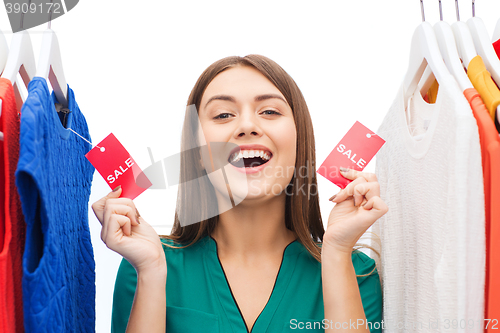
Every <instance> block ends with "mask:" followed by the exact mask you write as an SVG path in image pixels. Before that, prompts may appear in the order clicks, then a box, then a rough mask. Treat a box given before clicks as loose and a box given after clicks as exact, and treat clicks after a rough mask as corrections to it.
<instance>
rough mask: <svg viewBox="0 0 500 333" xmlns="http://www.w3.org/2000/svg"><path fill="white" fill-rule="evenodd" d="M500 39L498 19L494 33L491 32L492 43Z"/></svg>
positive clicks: (499, 21)
mask: <svg viewBox="0 0 500 333" xmlns="http://www.w3.org/2000/svg"><path fill="white" fill-rule="evenodd" d="M499 39H500V19H498V21H497V25H496V26H495V31H493V39H492V42H493V43H494V42H496V41H497V40H499Z"/></svg>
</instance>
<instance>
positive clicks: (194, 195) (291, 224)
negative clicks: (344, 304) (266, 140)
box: [161, 54, 325, 261]
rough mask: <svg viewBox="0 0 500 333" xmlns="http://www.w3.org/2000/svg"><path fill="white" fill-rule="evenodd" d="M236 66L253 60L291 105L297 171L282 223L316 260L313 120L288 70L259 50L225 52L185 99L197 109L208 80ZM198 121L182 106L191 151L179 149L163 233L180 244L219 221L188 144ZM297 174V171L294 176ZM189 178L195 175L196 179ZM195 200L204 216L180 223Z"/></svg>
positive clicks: (318, 233)
mask: <svg viewBox="0 0 500 333" xmlns="http://www.w3.org/2000/svg"><path fill="white" fill-rule="evenodd" d="M235 66H251V67H253V68H255V69H257V70H258V71H259V72H260V73H262V74H263V75H264V76H265V77H266V78H267V79H268V80H269V81H271V82H272V83H273V84H274V85H275V86H276V87H277V88H278V89H279V91H280V92H281V93H282V94H283V96H284V97H285V99H286V101H287V102H288V104H289V105H290V107H291V109H292V112H293V117H294V121H295V128H296V130H297V144H296V147H297V148H296V161H295V171H296V172H295V173H294V175H293V177H292V179H291V181H290V184H289V185H288V186H289V187H291V188H292V189H293V190H292V191H288V190H287V191H285V192H286V193H287V196H286V203H285V224H286V227H287V228H288V229H290V230H292V231H294V232H295V233H296V234H297V236H298V239H299V241H300V243H302V245H304V247H305V248H306V249H307V250H308V251H309V253H310V254H311V255H312V256H313V257H314V258H315V259H316V260H318V261H321V251H320V246H319V244H320V243H322V242H323V234H324V233H325V229H324V228H323V222H322V220H321V213H320V209H319V200H318V185H317V180H316V165H315V161H316V156H315V155H316V154H315V144H314V133H313V126H312V121H311V117H310V114H309V110H308V108H307V105H306V101H305V99H304V96H303V95H302V93H301V91H300V89H299V87H298V86H297V84H296V83H295V81H294V80H293V79H292V78H291V77H290V75H288V73H287V72H285V70H284V69H283V68H281V67H280V66H279V65H278V64H277V63H275V62H274V61H272V60H271V59H269V58H267V57H264V56H261V55H255V54H251V55H247V56H245V57H239V56H231V57H227V58H224V59H221V60H219V61H216V62H215V63H213V64H212V65H210V66H209V67H208V68H207V69H206V70H205V71H204V72H203V73H202V74H201V76H200V77H199V78H198V81H197V82H196V84H195V86H194V88H193V90H192V91H191V94H190V95H189V99H188V101H187V105H188V106H190V105H194V106H196V110H199V109H200V102H201V98H202V96H203V93H204V92H205V89H206V88H207V86H208V85H209V84H210V82H211V81H212V80H213V79H214V78H215V77H216V76H217V75H218V74H219V73H221V72H223V71H225V70H227V69H229V68H233V67H235ZM196 125H197V124H194V123H193V119H192V118H190V117H189V116H188V113H187V112H186V116H185V119H184V125H183V129H182V139H181V151H182V152H185V151H188V152H189V153H187V154H182V155H181V165H180V170H181V171H180V182H179V187H178V193H177V207H176V212H175V220H174V225H173V228H172V232H171V234H170V235H168V236H161V237H162V238H166V239H171V240H173V241H174V242H176V243H179V244H183V245H184V247H185V246H189V245H192V244H194V243H195V242H196V241H198V240H199V239H201V238H203V237H204V236H208V235H210V234H211V233H212V231H213V230H214V228H215V225H216V224H217V221H218V216H217V215H215V216H214V215H211V213H212V212H210V211H209V210H210V209H211V208H210V207H216V206H217V203H216V199H215V198H216V196H215V189H214V188H213V186H212V184H211V183H210V181H209V179H208V177H206V170H205V169H204V168H203V167H202V166H201V165H200V163H199V161H200V159H201V156H200V152H199V150H196V149H191V148H192V147H189V146H188V144H187V143H186V142H189V141H190V140H195V138H196V136H197V133H196V131H197V126H196ZM303 169H305V170H307V173H306V175H305V176H303V173H302V172H297V170H303ZM297 174H299V175H300V177H297ZM203 176H205V177H203ZM189 180H199V181H198V182H196V184H194V183H193V182H192V181H189ZM287 189H288V188H287ZM299 189H300V190H299ZM289 193H291V194H289ZM193 206H196V209H198V210H201V211H202V212H204V214H205V216H206V217H207V218H206V219H202V220H201V222H199V223H194V224H189V225H185V226H181V223H180V220H179V214H180V215H181V216H183V217H184V216H189V215H190V214H192V210H193Z"/></svg>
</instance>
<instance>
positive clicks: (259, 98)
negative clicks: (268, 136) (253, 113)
mask: <svg viewBox="0 0 500 333" xmlns="http://www.w3.org/2000/svg"><path fill="white" fill-rule="evenodd" d="M271 98H277V99H281V100H282V101H283V102H285V104H287V105H288V103H287V101H285V99H284V98H283V97H281V96H280V95H276V94H264V95H258V96H255V99H254V100H255V101H256V102H261V101H264V100H266V99H271ZM214 100H221V101H229V102H233V103H236V99H235V98H234V97H233V96H229V95H215V96H212V97H210V99H209V100H208V101H207V103H206V104H205V108H206V107H207V105H208V104H209V103H210V102H212V101H214Z"/></svg>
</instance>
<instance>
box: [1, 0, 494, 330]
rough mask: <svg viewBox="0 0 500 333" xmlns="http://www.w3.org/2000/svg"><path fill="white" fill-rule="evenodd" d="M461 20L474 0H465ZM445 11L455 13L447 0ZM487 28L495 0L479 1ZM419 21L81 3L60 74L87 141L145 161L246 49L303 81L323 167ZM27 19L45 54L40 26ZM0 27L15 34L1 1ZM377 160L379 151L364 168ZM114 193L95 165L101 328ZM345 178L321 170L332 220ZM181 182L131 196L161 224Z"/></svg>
mask: <svg viewBox="0 0 500 333" xmlns="http://www.w3.org/2000/svg"><path fill="white" fill-rule="evenodd" d="M459 4H460V16H461V19H462V20H467V19H468V18H470V17H471V1H464V0H460V2H459ZM424 5H425V14H426V20H427V21H429V22H430V23H431V24H434V23H436V22H437V21H438V20H439V6H438V0H432V1H430V0H426V1H424ZM443 13H444V20H445V21H447V22H449V23H453V22H454V21H455V20H456V16H455V6H454V1H453V0H443ZM476 16H477V17H481V18H482V19H483V21H484V23H485V25H486V27H487V29H488V31H489V32H490V34H491V33H492V32H493V29H494V28H495V25H496V23H497V20H498V19H499V18H500V1H498V0H478V1H476ZM420 22H421V12H420V2H419V1H418V0H404V1H403V0H379V1H377V0H357V1H333V0H330V1H325V0H318V1H290V0H287V1H284V0H279V1H278V0H268V1H261V0H254V1H245V2H243V1H218V0H217V1H215V0H214V1H140V2H139V1H130V0H126V1H89V0H86V1H80V3H79V4H78V5H77V6H76V7H75V8H74V9H73V10H71V11H70V12H68V13H67V14H65V15H63V16H62V17H60V18H58V19H56V20H54V21H53V22H52V29H53V30H54V31H55V32H56V33H57V36H58V39H59V43H60V48H61V54H62V59H63V65H64V73H65V76H66V80H67V82H68V84H69V85H70V87H71V88H72V89H73V90H74V91H75V96H76V99H77V102H78V104H79V106H80V109H81V110H82V112H83V114H84V115H85V117H86V119H87V122H88V125H89V128H90V133H91V137H92V140H93V142H94V144H96V143H98V142H99V141H101V140H102V139H104V137H106V136H107V135H108V134H109V133H110V132H113V133H114V134H115V136H116V137H117V138H118V139H119V140H120V141H121V142H122V144H123V145H124V146H125V147H126V148H127V149H128V150H129V152H130V153H131V155H132V156H133V157H134V159H135V160H136V161H137V162H138V164H139V165H140V166H141V167H142V168H143V169H144V168H146V167H147V166H149V165H150V164H151V161H150V158H149V154H148V149H147V147H151V149H152V152H153V155H154V157H155V160H159V159H162V158H164V157H166V156H169V155H171V154H175V153H177V152H178V151H179V148H180V128H181V126H182V119H183V116H184V111H185V105H186V101H187V98H188V95H189V92H190V91H191V88H192V87H193V85H194V83H195V82H196V79H197V78H198V76H199V75H200V74H201V72H202V71H203V70H204V69H205V68H206V67H207V66H209V65H210V64H211V63H213V62H214V61H216V60H218V59H220V58H223V57H226V56H229V55H240V56H244V55H247V54H250V53H257V54H262V55H265V56H267V57H269V58H271V59H273V60H275V61H276V62H277V63H278V64H280V65H281V66H282V67H283V68H284V69H285V70H286V71H287V72H288V73H289V74H290V75H291V76H292V77H293V78H294V79H295V81H296V82H297V84H298V86H299V87H300V89H301V90H302V92H303V94H304V96H305V98H306V101H307V103H308V106H309V110H310V112H311V117H312V120H313V124H314V133H315V137H316V156H317V165H318V166H319V165H320V164H321V163H322V162H323V160H324V159H325V158H326V156H327V155H328V154H329V152H330V151H331V150H332V149H333V148H334V146H335V144H336V143H337V142H338V141H339V140H340V139H341V138H342V137H343V135H344V134H345V133H346V132H347V130H348V129H349V128H350V127H351V126H352V125H353V124H354V122H355V121H356V120H359V121H360V122H361V123H363V124H364V125H365V126H367V127H368V128H370V129H372V130H374V131H376V130H377V128H378V126H379V125H380V123H381V122H382V120H383V117H384V115H385V113H386V112H387V110H388V108H389V107H390V105H391V103H392V101H393V99H394V98H395V96H396V93H397V90H398V88H399V85H400V83H401V82H402V79H403V76H404V74H405V72H406V69H407V65H408V59H409V54H410V41H411V37H412V35H413V31H414V29H415V28H416V27H417V25H418V24H419V23H420ZM46 27H47V25H46V24H44V25H41V26H38V27H35V28H32V29H29V30H28V31H29V32H30V35H31V38H32V42H33V49H34V52H35V58H36V59H38V54H39V50H40V43H41V32H43V30H45V29H46ZM0 30H1V31H2V32H3V33H4V35H5V37H6V39H7V41H8V42H10V39H11V37H12V33H11V28H10V25H9V22H8V17H7V14H6V11H5V10H4V9H3V8H0ZM365 170H366V171H369V172H374V170H375V159H374V160H372V161H371V163H370V164H369V165H368V166H367V168H366V169H365ZM109 191H110V189H109V187H108V186H107V185H106V183H105V182H104V180H103V179H102V178H101V176H100V175H99V174H98V173H97V172H96V173H95V175H94V181H93V186H92V194H91V196H90V200H89V224H90V228H91V234H92V241H93V246H94V254H95V260H96V275H97V278H96V284H97V299H96V312H97V324H96V325H97V326H96V327H97V332H109V330H110V316H111V301H112V293H113V286H114V278H115V274H116V271H117V268H118V265H119V262H120V259H121V257H120V256H119V255H117V254H115V253H114V252H112V251H110V250H109V249H107V248H106V246H105V245H104V244H103V243H102V241H101V239H100V224H99V222H98V221H97V219H96V218H95V216H94V215H93V212H92V210H91V208H90V205H91V204H92V203H93V202H94V201H96V200H98V199H99V198H101V197H103V196H105V195H106V194H107V193H108V192H109ZM337 191H338V187H337V186H336V185H333V184H331V183H330V182H328V181H326V180H324V179H323V178H322V177H321V176H319V195H320V205H321V210H322V215H323V219H324V221H325V222H326V219H327V217H328V214H329V211H330V209H331V208H332V207H333V204H332V203H330V202H329V201H328V198H329V197H330V196H331V195H333V194H335V193H337ZM176 193H177V189H176V188H169V189H167V190H148V191H146V192H144V193H143V194H142V195H141V196H139V197H138V198H136V199H135V200H134V202H135V204H136V205H137V207H138V209H139V211H140V212H141V215H142V216H143V217H144V218H145V219H146V220H147V221H148V222H149V223H150V224H153V225H157V226H158V227H156V229H157V231H158V232H159V233H163V234H168V233H169V232H170V227H171V225H172V223H173V218H174V210H175V197H176Z"/></svg>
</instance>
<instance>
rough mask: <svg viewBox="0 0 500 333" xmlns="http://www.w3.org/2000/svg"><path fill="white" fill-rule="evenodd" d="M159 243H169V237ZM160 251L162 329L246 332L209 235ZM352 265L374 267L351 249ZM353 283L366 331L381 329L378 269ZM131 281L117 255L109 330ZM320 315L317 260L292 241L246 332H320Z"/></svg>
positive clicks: (119, 327) (121, 321)
mask: <svg viewBox="0 0 500 333" xmlns="http://www.w3.org/2000/svg"><path fill="white" fill-rule="evenodd" d="M162 241H163V242H164V243H168V244H173V243H172V242H171V241H170V240H162ZM164 249H165V258H166V261H167V271H168V273H167V284H166V300H167V314H166V317H167V323H166V327H167V330H166V332H167V333H181V332H182V333H200V332H209V333H218V332H220V333H247V332H248V330H247V327H246V325H245V322H244V320H243V316H242V315H241V313H240V310H239V308H238V305H237V303H236V301H235V300H234V297H233V294H232V292H231V289H230V287H229V284H228V282H227V279H226V275H225V273H224V270H223V268H222V266H221V264H220V261H219V257H218V253H217V243H216V241H215V239H213V238H212V237H210V236H206V237H204V238H202V239H200V240H199V241H198V242H196V243H195V244H193V245H191V246H188V247H187V248H183V249H172V248H168V247H165V246H164ZM352 263H353V266H354V269H355V271H356V274H357V275H362V274H367V273H370V272H371V271H372V270H373V269H374V267H375V261H374V260H373V259H371V258H370V257H368V256H367V255H366V254H364V253H363V252H361V251H359V250H356V251H353V253H352ZM357 281H358V286H359V291H360V294H361V299H362V302H363V308H364V311H365V316H366V319H367V322H370V324H369V326H368V328H370V330H371V333H373V332H381V329H380V323H381V320H382V291H381V286H380V280H379V276H378V273H377V271H376V270H375V271H374V272H373V273H372V274H371V275H369V276H366V277H358V278H357ZM136 284H137V275H136V271H135V269H134V268H133V266H132V265H131V264H130V263H129V262H128V261H126V260H125V259H123V260H122V262H121V264H120V268H119V269H118V273H117V277H116V283H115V290H114V295H113V311H112V318H111V332H113V333H118V332H125V329H126V327H127V322H128V319H129V315H130V310H131V308H132V302H133V300H134V293H135V288H136ZM323 318H324V306H323V290H322V284H321V263H319V262H318V261H317V260H315V259H314V258H313V257H312V256H311V254H310V253H309V252H308V251H307V250H306V248H305V247H304V246H303V245H302V244H301V243H300V242H299V241H298V240H295V241H293V242H291V243H290V244H288V246H287V247H286V248H285V250H284V252H283V258H282V262H281V266H280V269H279V271H278V275H277V277H276V281H275V284H274V288H273V291H272V293H271V296H270V298H269V300H268V302H267V304H266V306H265V307H264V309H263V310H262V312H261V313H260V315H259V316H258V317H257V319H256V320H255V323H254V325H253V327H252V330H251V332H252V333H261V332H269V333H281V332H296V331H305V332H324V329H325V328H328V327H330V328H331V327H334V325H335V323H331V322H329V321H326V320H323ZM341 324H342V323H337V325H341ZM347 324H348V323H344V325H347ZM351 324H353V323H351ZM360 324H362V325H363V326H364V325H366V323H360ZM327 325H328V326H327ZM370 325H373V326H371V327H370ZM351 327H354V326H351ZM337 328H340V327H339V326H338V327H337ZM344 328H346V327H345V326H344Z"/></svg>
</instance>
